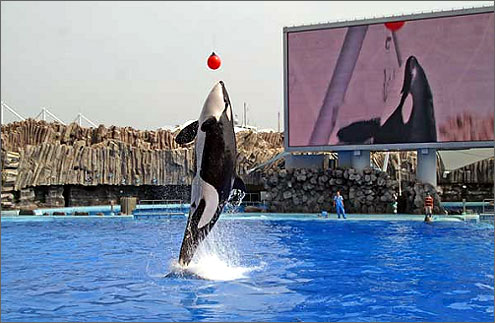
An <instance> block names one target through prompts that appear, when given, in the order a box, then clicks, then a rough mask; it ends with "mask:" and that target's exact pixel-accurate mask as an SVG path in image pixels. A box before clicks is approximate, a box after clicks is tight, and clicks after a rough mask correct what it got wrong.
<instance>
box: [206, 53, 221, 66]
mask: <svg viewBox="0 0 495 323" xmlns="http://www.w3.org/2000/svg"><path fill="white" fill-rule="evenodd" d="M221 64H222V61H221V60H220V57H218V56H217V54H215V52H213V53H211V55H210V57H208V67H209V68H211V69H212V70H216V69H217V68H219V67H220V65H221Z"/></svg>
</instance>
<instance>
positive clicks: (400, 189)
mask: <svg viewBox="0 0 495 323" xmlns="http://www.w3.org/2000/svg"><path fill="white" fill-rule="evenodd" d="M397 159H398V166H399V196H402V177H401V173H402V166H401V164H400V152H399V153H397Z"/></svg>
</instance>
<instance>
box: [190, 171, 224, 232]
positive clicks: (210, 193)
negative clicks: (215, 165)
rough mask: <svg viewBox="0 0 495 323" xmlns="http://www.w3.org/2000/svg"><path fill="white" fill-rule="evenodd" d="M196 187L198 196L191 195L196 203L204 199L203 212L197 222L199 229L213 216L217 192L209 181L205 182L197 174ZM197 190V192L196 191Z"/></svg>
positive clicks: (216, 205) (216, 206) (215, 208)
mask: <svg viewBox="0 0 495 323" xmlns="http://www.w3.org/2000/svg"><path fill="white" fill-rule="evenodd" d="M198 186H199V187H198V188H199V190H197V191H196V193H199V194H198V196H197V197H196V196H193V200H194V201H198V202H197V204H196V205H199V201H201V199H203V200H204V201H205V209H204V211H203V214H201V215H200V216H201V218H200V219H199V222H198V229H201V228H202V227H204V226H205V225H207V224H208V223H210V221H211V220H212V219H213V217H214V216H215V212H216V211H217V208H218V202H219V201H218V192H217V190H216V189H215V187H213V185H211V184H210V183H207V182H205V181H204V180H203V179H202V178H201V177H199V176H198ZM198 191H199V192H198Z"/></svg>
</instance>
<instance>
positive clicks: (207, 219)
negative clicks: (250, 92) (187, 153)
mask: <svg viewBox="0 0 495 323" xmlns="http://www.w3.org/2000/svg"><path fill="white" fill-rule="evenodd" d="M233 121H234V118H233V115H232V105H231V103H230V99H229V95H228V93H227V90H226V89H225V84H224V83H223V82H222V81H220V82H218V83H217V84H216V85H215V86H214V87H213V89H212V90H211V92H210V94H209V95H208V97H207V98H206V101H205V103H204V106H203V110H202V111H201V114H200V117H199V120H198V121H195V122H193V123H191V124H189V125H188V126H187V127H185V128H184V129H182V130H181V131H180V132H179V134H178V135H177V136H176V137H175V141H176V142H177V143H178V144H181V145H184V144H187V143H190V142H192V141H193V140H194V139H195V138H196V143H195V159H196V163H195V168H196V174H195V176H194V179H193V182H192V186H191V208H190V211H189V218H188V220H187V225H186V230H185V233H184V239H183V241H182V246H181V248H180V255H179V265H181V266H187V265H188V264H189V263H190V262H191V260H192V258H193V256H194V253H195V252H196V249H197V248H198V246H199V244H200V242H201V241H203V240H204V239H205V238H206V236H207V235H208V233H209V232H210V230H211V229H212V228H213V226H214V225H215V223H216V222H217V220H218V218H219V217H220V213H221V212H222V209H223V207H224V205H225V204H226V203H227V201H228V199H229V196H230V193H231V191H232V190H233V189H238V190H241V191H244V192H245V191H246V187H245V185H244V182H243V181H242V180H241V179H240V178H239V177H238V176H237V175H236V172H235V161H236V157H237V148H236V140H235V133H234V123H233Z"/></svg>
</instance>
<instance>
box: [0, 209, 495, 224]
mask: <svg viewBox="0 0 495 323" xmlns="http://www.w3.org/2000/svg"><path fill="white" fill-rule="evenodd" d="M6 213H7V212H5V211H2V212H1V221H2V222H27V221H33V222H40V221H64V220H65V221H66V220H84V219H100V220H106V219H121V220H133V219H136V220H142V219H170V218H179V217H180V218H184V217H186V216H185V215H180V216H178V215H171V216H166V215H165V216H164V215H163V214H162V215H160V216H152V215H148V216H146V217H141V216H136V215H77V216H74V215H41V216H40V215H16V214H13V212H8V213H7V214H6ZM220 219H221V220H226V221H228V220H265V221H270V220H272V221H277V220H295V221H315V220H316V221H423V220H424V215H416V214H348V215H347V219H338V218H337V215H336V214H331V213H330V214H329V215H328V217H322V216H321V215H320V214H316V213H266V212H263V213H224V214H222V216H221V218H220ZM492 219H493V218H492ZM433 220H434V221H435V222H479V221H480V216H479V215H478V214H467V215H434V216H433Z"/></svg>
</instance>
